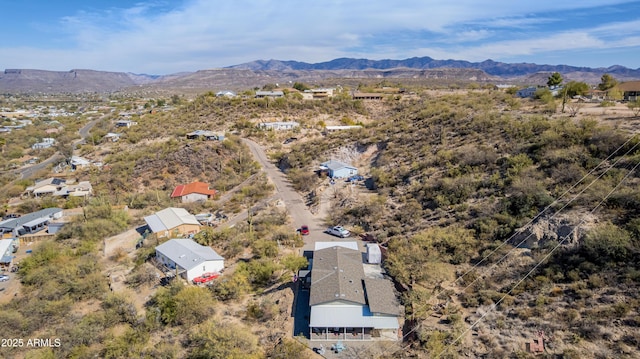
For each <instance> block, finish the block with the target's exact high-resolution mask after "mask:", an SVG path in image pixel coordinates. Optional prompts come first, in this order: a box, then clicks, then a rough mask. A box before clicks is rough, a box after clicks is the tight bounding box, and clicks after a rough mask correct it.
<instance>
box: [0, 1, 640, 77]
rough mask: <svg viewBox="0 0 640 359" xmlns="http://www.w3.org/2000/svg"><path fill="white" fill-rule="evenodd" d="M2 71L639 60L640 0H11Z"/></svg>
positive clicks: (1, 44) (4, 15)
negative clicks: (422, 60) (353, 61)
mask: <svg viewBox="0 0 640 359" xmlns="http://www.w3.org/2000/svg"><path fill="white" fill-rule="evenodd" d="M0 8H1V9H2V12H1V19H2V20H1V21H0V34H2V36H0V68H1V67H4V68H5V69H6V68H22V69H42V70H54V71H68V70H71V69H93V70H101V71H118V72H133V73H139V74H153V75H167V74H173V73H179V72H191V71H197V70H205V69H212V68H221V67H226V66H232V65H238V64H242V63H246V62H251V61H254V60H270V59H275V60H294V61H303V62H308V63H318V62H324V61H330V60H333V59H336V58H341V57H348V58H366V59H371V60H382V59H395V60H401V59H406V58H411V57H422V56H429V57H432V58H434V59H438V60H446V59H455V60H467V61H473V62H477V61H484V60H487V59H491V60H494V61H503V62H511V63H513V62H528V63H537V64H551V65H559V64H565V65H573V66H588V67H608V66H612V65H622V66H626V67H629V68H633V69H636V68H640V1H616V0H581V1H562V0H536V1H518V0H485V1H479V0H455V1H451V0H449V1H442V0H439V1H434V0H404V1H388V0H387V1H381V0H368V1H362V0H349V1H344V0H323V1H299V0H277V1H275V0H251V1H249V0H230V1H219V0H151V1H143V2H133V1H124V0H83V1H80V0H64V1H51V0H37V1H34V0H21V1H13V0H6V1H2V6H1V7H0Z"/></svg>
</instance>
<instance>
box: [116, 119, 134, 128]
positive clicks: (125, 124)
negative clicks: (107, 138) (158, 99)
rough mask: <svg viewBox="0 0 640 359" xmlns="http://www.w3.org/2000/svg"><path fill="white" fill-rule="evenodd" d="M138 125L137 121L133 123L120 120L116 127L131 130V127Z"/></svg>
mask: <svg viewBox="0 0 640 359" xmlns="http://www.w3.org/2000/svg"><path fill="white" fill-rule="evenodd" d="M137 124H138V123H137V122H136V121H131V120H119V121H116V127H126V128H130V127H131V126H135V125H137Z"/></svg>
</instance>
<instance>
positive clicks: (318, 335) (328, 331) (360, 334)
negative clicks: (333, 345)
mask: <svg viewBox="0 0 640 359" xmlns="http://www.w3.org/2000/svg"><path fill="white" fill-rule="evenodd" d="M373 330H374V329H373V328H362V327H361V328H352V327H342V328H326V327H325V328H318V327H314V328H311V335H310V338H309V339H311V340H371V339H372V332H373Z"/></svg>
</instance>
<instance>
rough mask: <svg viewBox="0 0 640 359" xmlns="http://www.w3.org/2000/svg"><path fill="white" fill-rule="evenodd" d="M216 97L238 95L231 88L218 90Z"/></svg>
mask: <svg viewBox="0 0 640 359" xmlns="http://www.w3.org/2000/svg"><path fill="white" fill-rule="evenodd" d="M216 97H229V98H232V97H236V93H235V92H233V91H231V90H222V91H218V92H216Z"/></svg>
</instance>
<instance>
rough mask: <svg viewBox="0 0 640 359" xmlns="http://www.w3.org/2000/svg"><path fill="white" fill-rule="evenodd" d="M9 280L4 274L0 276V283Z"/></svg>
mask: <svg viewBox="0 0 640 359" xmlns="http://www.w3.org/2000/svg"><path fill="white" fill-rule="evenodd" d="M8 280H9V276H8V275H6V274H2V275H0V282H6V281H8Z"/></svg>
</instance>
